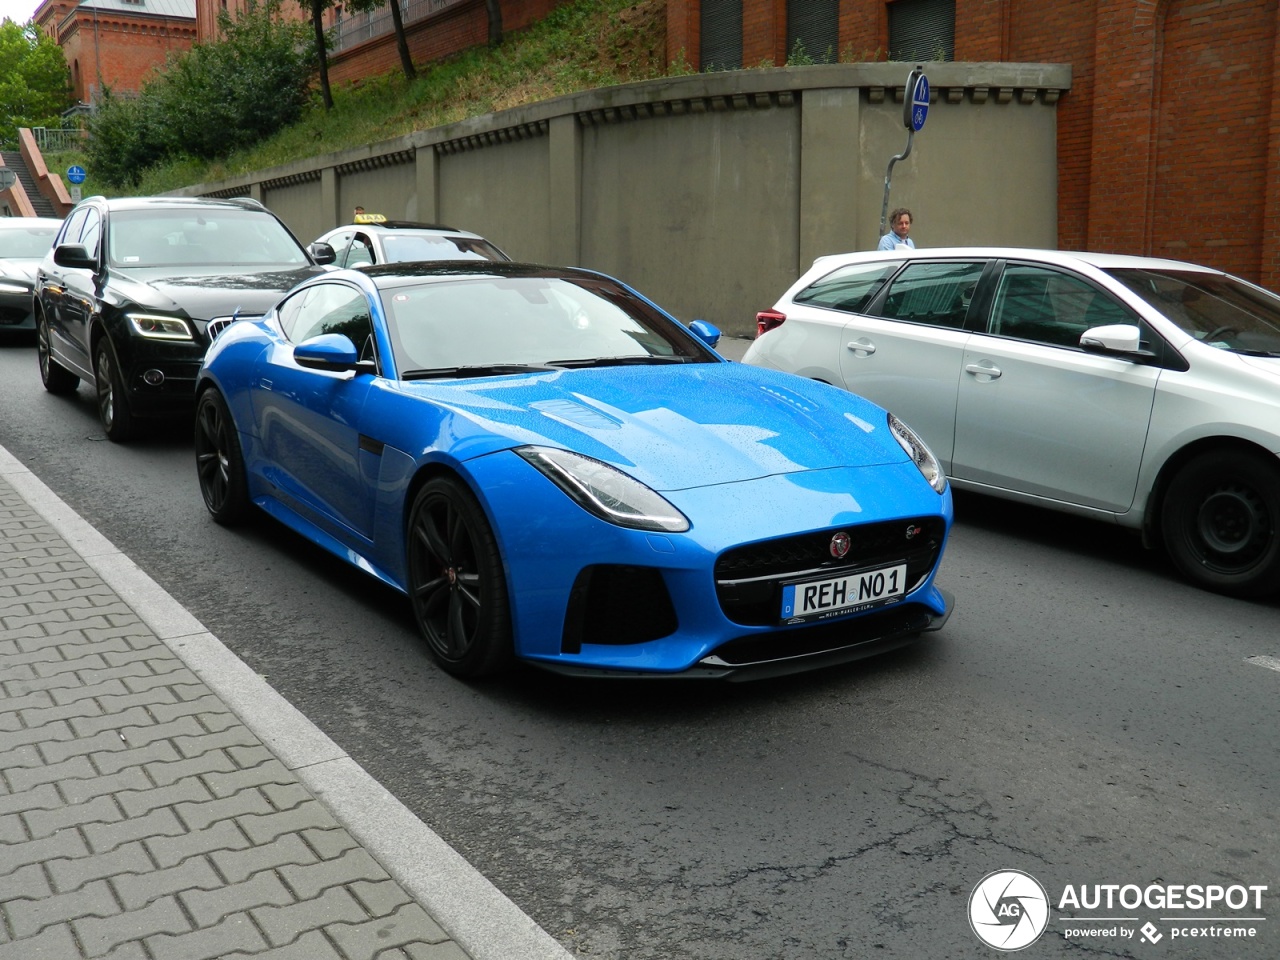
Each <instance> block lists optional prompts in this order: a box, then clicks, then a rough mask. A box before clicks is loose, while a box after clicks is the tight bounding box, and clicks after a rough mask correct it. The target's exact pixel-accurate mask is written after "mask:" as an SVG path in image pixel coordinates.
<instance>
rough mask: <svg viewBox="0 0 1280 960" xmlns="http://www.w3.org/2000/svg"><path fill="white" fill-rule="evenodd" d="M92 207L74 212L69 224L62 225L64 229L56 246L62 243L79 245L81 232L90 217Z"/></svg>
mask: <svg viewBox="0 0 1280 960" xmlns="http://www.w3.org/2000/svg"><path fill="white" fill-rule="evenodd" d="M90 209H91V208H90V207H79V208H78V209H76V210H74V211H73V212H72V214H71V216H70V217H68V218H67V222H66V223H64V224H63V225H62V229H61V230H60V231H59V232H58V239H57V240H56V241H55V246H56V245H57V244H60V243H79V242H80V231H81V229H83V227H84V220H85V217H87V216H89V210H90Z"/></svg>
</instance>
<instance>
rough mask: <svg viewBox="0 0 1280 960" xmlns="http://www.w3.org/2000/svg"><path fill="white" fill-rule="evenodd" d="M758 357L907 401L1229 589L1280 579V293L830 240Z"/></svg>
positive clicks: (950, 451) (1073, 259)
mask: <svg viewBox="0 0 1280 960" xmlns="http://www.w3.org/2000/svg"><path fill="white" fill-rule="evenodd" d="M756 320H757V338H756V340H755V341H754V343H753V344H752V345H751V347H750V348H749V349H748V350H747V353H746V355H745V357H744V358H743V362H744V363H751V364H757V365H759V366H766V367H773V368H776V369H779V370H786V371H789V372H791V373H795V374H799V375H800V376H804V377H811V378H813V379H816V380H824V381H827V382H829V383H833V384H836V385H838V386H842V387H844V388H845V389H847V390H850V391H853V392H855V393H859V394H861V395H863V396H865V397H867V398H869V399H870V400H872V401H874V402H875V403H878V404H880V405H881V406H883V407H887V408H888V409H889V410H891V411H892V412H894V413H895V414H897V415H898V416H899V417H901V418H902V419H903V420H904V421H905V422H907V423H909V424H911V426H912V427H913V428H914V429H915V430H916V431H917V432H918V433H919V434H920V435H921V436H922V437H923V438H924V439H925V441H926V442H927V443H929V444H930V446H931V447H932V448H933V452H934V453H935V454H936V455H937V457H938V459H939V460H941V461H942V463H943V464H944V465H945V466H946V467H947V470H948V473H949V474H950V477H951V479H952V482H953V483H954V485H955V486H956V487H957V488H959V489H966V490H974V491H978V492H981V493H986V494H992V495H995V496H1001V497H1007V498H1009V499H1013V500H1018V501H1022V502H1024V503H1031V504H1036V505H1040V506H1044V507H1050V508H1054V509H1058V510H1065V511H1068V512H1070V513H1074V514H1079V515H1083V516H1088V517H1095V518H1100V519H1105V520H1113V521H1115V522H1117V523H1119V524H1122V525H1124V526H1127V527H1132V528H1135V529H1137V530H1140V531H1141V533H1142V536H1143V542H1144V543H1146V544H1148V545H1151V546H1154V545H1158V544H1163V546H1164V548H1165V549H1166V550H1167V552H1168V554H1169V556H1170V558H1171V559H1172V561H1173V563H1174V565H1175V566H1176V567H1177V568H1178V569H1179V570H1180V571H1181V572H1182V573H1183V574H1184V575H1185V576H1186V577H1188V578H1189V579H1190V580H1192V581H1194V582H1195V583H1197V584H1199V585H1200V586H1202V587H1205V588H1207V589H1210V590H1216V591H1219V592H1221V593H1227V594H1233V595H1236V596H1263V595H1268V594H1272V593H1275V592H1277V591H1280V297H1277V296H1276V295H1275V294H1272V293H1270V292H1268V291H1266V290H1264V289H1262V288H1261V287H1258V286H1255V285H1254V284H1251V283H1248V282H1246V281H1244V280H1241V279H1239V278H1238V277H1233V276H1230V275H1228V274H1225V273H1222V272H1221V271H1218V270H1212V269H1209V268H1207V267H1201V266H1196V265H1194V264H1189V263H1181V262H1178V261H1174V260H1154V259H1148V258H1143V257H1125V256H1111V255H1103V254H1092V253H1070V252H1065V251H1051V250H1025V249H1015V248H953V249H929V250H899V251H894V252H891V253H853V254H843V255H838V256H829V257H822V258H819V259H818V260H817V261H815V262H814V264H813V266H812V267H811V268H810V269H809V271H808V272H807V273H805V274H804V276H802V277H801V278H800V279H799V280H798V281H796V283H795V284H794V285H793V286H792V287H791V289H789V290H788V291H787V292H786V293H785V294H783V296H782V298H781V299H780V300H779V301H778V302H777V304H776V305H775V306H774V308H773V309H772V310H766V311H763V312H762V313H760V314H758V315H757V318H756Z"/></svg>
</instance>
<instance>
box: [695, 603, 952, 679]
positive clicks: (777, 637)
mask: <svg viewBox="0 0 1280 960" xmlns="http://www.w3.org/2000/svg"><path fill="white" fill-rule="evenodd" d="M933 621H934V616H933V613H932V611H930V610H929V609H928V608H927V607H924V606H921V605H920V604H918V603H904V604H900V605H897V606H892V607H887V608H885V609H884V610H873V611H872V612H870V613H867V614H864V615H863V616H861V617H854V618H853V619H851V620H835V621H831V622H829V623H816V624H807V625H805V626H800V627H796V628H795V629H792V630H772V631H770V632H769V633H757V634H752V635H750V636H746V637H738V638H737V639H735V640H730V641H729V642H728V643H725V644H722V645H721V646H719V647H716V649H715V650H713V651H712V656H714V657H715V658H716V659H717V660H720V661H723V662H724V663H726V664H728V665H730V666H734V667H745V666H750V665H752V664H760V663H770V662H773V661H777V660H789V659H794V658H797V657H811V656H817V655H819V654H823V653H829V652H833V651H837V650H847V649H849V648H850V647H857V646H860V645H862V644H872V643H876V642H877V641H886V640H893V639H895V638H900V637H909V636H913V635H915V634H918V633H921V632H923V631H925V630H928V629H929V628H930V626H931V624H932V623H933Z"/></svg>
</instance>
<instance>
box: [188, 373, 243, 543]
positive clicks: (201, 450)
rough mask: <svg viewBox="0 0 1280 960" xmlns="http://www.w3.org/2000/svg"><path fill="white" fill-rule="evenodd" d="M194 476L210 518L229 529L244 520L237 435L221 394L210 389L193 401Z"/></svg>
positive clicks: (240, 453) (241, 468)
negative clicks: (198, 483) (194, 427)
mask: <svg viewBox="0 0 1280 960" xmlns="http://www.w3.org/2000/svg"><path fill="white" fill-rule="evenodd" d="M195 448H196V476H197V478H198V479H199V481H200V495H201V496H202V497H204V505H205V507H207V508H208V510H209V514H210V515H211V516H212V517H213V519H214V520H215V521H216V522H218V523H220V524H222V525H223V526H226V527H230V526H234V525H235V524H237V523H239V522H240V521H242V520H244V518H245V515H246V514H248V512H249V507H250V506H251V503H250V500H249V480H248V477H247V476H246V474H245V469H244V454H243V452H242V451H241V448H240V435H239V433H237V431H236V425H235V421H234V420H232V419H231V411H230V410H228V409H227V402H226V400H224V399H223V397H222V394H221V393H219V392H218V391H217V390H216V389H214V388H213V387H210V388H209V389H207V390H205V391H204V392H203V393H202V394H200V399H199V400H198V401H197V402H196V433H195Z"/></svg>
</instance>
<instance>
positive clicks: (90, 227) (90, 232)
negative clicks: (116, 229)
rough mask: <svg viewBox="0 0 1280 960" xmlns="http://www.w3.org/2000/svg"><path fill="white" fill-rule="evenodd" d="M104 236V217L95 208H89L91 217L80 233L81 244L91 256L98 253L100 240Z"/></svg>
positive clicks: (86, 219)
mask: <svg viewBox="0 0 1280 960" xmlns="http://www.w3.org/2000/svg"><path fill="white" fill-rule="evenodd" d="M101 236H102V215H101V214H99V213H98V211H97V210H95V209H94V208H93V207H90V208H89V215H88V216H87V217H86V218H85V221H84V229H83V230H81V231H80V242H81V243H83V244H84V245H85V248H86V249H87V250H88V251H89V253H90V254H96V253H97V252H98V240H99V239H100V238H101Z"/></svg>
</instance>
